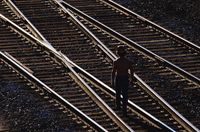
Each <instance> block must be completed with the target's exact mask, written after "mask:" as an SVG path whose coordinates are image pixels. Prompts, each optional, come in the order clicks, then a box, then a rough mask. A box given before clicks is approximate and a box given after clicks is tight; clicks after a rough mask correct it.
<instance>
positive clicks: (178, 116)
mask: <svg viewBox="0 0 200 132" xmlns="http://www.w3.org/2000/svg"><path fill="white" fill-rule="evenodd" d="M61 2H63V3H64V4H67V3H66V2H64V1H61ZM67 7H69V8H70V9H72V10H73V11H75V12H76V13H77V14H81V15H82V16H84V17H85V16H86V17H87V19H89V21H91V22H94V23H95V24H96V23H97V26H99V27H101V26H103V27H104V29H106V31H107V30H108V31H111V33H112V32H114V34H116V36H118V35H119V36H122V35H120V34H119V33H117V32H115V31H113V30H112V29H110V28H109V27H107V26H105V25H103V24H101V23H100V22H98V21H96V20H94V19H93V18H91V17H90V16H88V15H86V14H84V13H82V12H81V11H79V10H78V9H76V8H75V7H72V6H71V5H69V4H67ZM108 33H110V32H108ZM112 35H113V34H112ZM122 38H123V36H122ZM124 38H125V37H124ZM125 39H127V38H125ZM128 41H129V42H131V40H129V39H128ZM125 42H126V41H125ZM132 43H134V44H137V43H135V42H132ZM137 45H138V44H137ZM128 46H130V45H128ZM138 47H141V46H140V45H138ZM141 49H142V51H143V50H144V52H143V53H145V54H146V52H147V54H149V53H148V52H150V54H152V55H151V56H150V57H153V58H154V59H155V60H159V62H160V61H161V62H162V63H163V61H165V63H166V64H167V65H168V66H169V67H173V68H175V69H180V68H179V67H177V66H176V65H174V64H172V63H170V62H169V61H167V60H164V59H163V58H161V57H159V56H157V55H156V54H154V53H152V52H151V51H149V50H147V49H145V48H143V47H141ZM145 50H146V51H145ZM109 52H110V51H109ZM114 57H115V59H116V58H117V57H116V56H114ZM167 65H166V66H167ZM79 70H80V69H79ZM80 71H82V72H83V73H84V74H85V75H87V76H88V77H89V78H92V79H94V78H95V77H92V75H91V74H89V73H86V71H84V70H83V69H81V70H80ZM180 71H181V72H185V74H188V76H191V77H192V78H193V75H191V74H190V73H187V72H186V71H184V70H182V69H180ZM134 76H135V77H136V78H137V80H138V81H139V83H140V84H142V85H143V87H144V86H145V88H144V89H145V91H148V93H149V94H150V95H151V96H153V97H155V98H157V99H158V100H159V102H160V103H161V105H162V106H163V107H165V108H167V111H168V112H169V113H170V114H172V115H173V117H175V119H177V121H178V122H179V123H180V124H182V125H183V126H184V128H186V129H187V130H189V131H193V130H194V131H199V130H198V128H196V127H195V126H194V125H193V124H191V123H190V122H189V121H188V120H187V119H185V118H184V117H183V116H182V115H181V114H179V113H178V112H177V111H176V110H175V109H174V108H173V107H171V106H170V105H169V104H168V103H167V102H166V101H165V100H164V99H162V98H161V97H160V96H157V95H158V94H157V93H155V91H153V90H152V89H151V88H150V87H149V86H148V85H147V84H146V83H145V82H143V81H142V80H141V78H139V77H138V76H137V75H136V74H135V75H134ZM194 78H196V77H194ZM196 79H197V82H200V79H198V78H196ZM95 82H97V84H100V85H101V86H102V85H103V84H102V82H99V81H98V79H97V80H96V79H95ZM198 84H200V83H198ZM104 85H105V84H104ZM103 87H105V86H103ZM105 88H108V86H107V87H105ZM109 90H111V89H109ZM111 91H113V90H111ZM113 92H114V91H113Z"/></svg>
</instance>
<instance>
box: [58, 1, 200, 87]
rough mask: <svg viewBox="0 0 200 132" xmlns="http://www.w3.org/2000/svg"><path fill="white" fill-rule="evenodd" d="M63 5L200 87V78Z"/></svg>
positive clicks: (66, 4) (68, 5) (69, 6)
mask: <svg viewBox="0 0 200 132" xmlns="http://www.w3.org/2000/svg"><path fill="white" fill-rule="evenodd" d="M61 3H62V4H63V5H64V6H66V8H69V9H70V10H71V11H73V12H74V13H76V14H78V15H79V16H81V17H83V18H84V19H87V21H89V22H91V23H93V24H94V25H96V26H97V27H99V28H101V29H102V30H104V31H105V32H107V33H108V34H110V35H111V36H113V37H115V38H116V39H117V40H119V41H121V42H123V43H125V44H126V45H128V46H129V47H130V48H133V49H135V50H137V51H138V52H140V53H143V54H145V55H146V56H148V57H149V58H151V59H154V60H156V61H158V62H159V63H160V64H162V65H163V66H165V67H168V68H170V69H171V70H173V71H174V72H176V73H177V74H179V75H180V76H183V77H184V78H186V79H188V80H190V81H191V82H193V83H195V84H196V85H197V86H200V78H198V77H196V76H194V75H192V74H191V73H189V72H187V71H185V70H183V69H182V68H180V67H178V66H176V65H174V64H173V63H171V62H169V61H167V60H166V59H164V58H162V57H160V56H158V55H157V54H155V53H153V52H152V51H150V50H148V49H146V48H144V47H143V46H141V45H139V44H137V43H136V42H134V41H132V40H130V39H128V38H127V37H125V36H123V35H121V34H120V33H118V32H116V31H114V30H113V29H111V28H110V27H108V26H106V25H104V24H102V23H101V22H99V21H97V20H95V19H94V18H92V17H90V16H88V15H87V14H85V13H83V12H81V11H80V10H78V9H77V8H75V7H73V6H71V5H70V4H68V3H66V2H65V1H61Z"/></svg>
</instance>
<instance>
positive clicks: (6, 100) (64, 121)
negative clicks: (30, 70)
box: [0, 52, 94, 131]
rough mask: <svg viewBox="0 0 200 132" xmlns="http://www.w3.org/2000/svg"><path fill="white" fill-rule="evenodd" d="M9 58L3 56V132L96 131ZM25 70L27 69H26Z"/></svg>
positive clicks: (0, 55)
mask: <svg viewBox="0 0 200 132" xmlns="http://www.w3.org/2000/svg"><path fill="white" fill-rule="evenodd" d="M6 57H7V58H6ZM9 59H11V58H9V56H6V54H4V53H3V52H0V73H1V74H0V79H1V83H0V86H1V90H0V92H1V95H2V96H3V99H2V100H1V105H0V107H1V110H0V113H1V124H2V125H0V131H28V130H30V129H31V130H34V131H41V130H42V131H62V130H73V131H93V130H94V128H92V127H91V126H90V125H89V124H86V123H85V121H84V120H83V119H82V120H81V118H80V117H78V115H75V114H74V113H73V112H74V111H71V110H70V109H69V106H68V105H62V104H59V103H58V102H57V100H55V98H52V96H50V93H49V92H47V91H45V90H44V89H43V87H40V86H39V85H38V83H35V82H33V81H32V80H33V78H31V77H30V76H27V75H25V74H23V72H22V71H23V70H24V69H20V68H19V66H17V64H15V63H16V62H15V63H12V61H13V60H12V61H9ZM25 70H26V69H25Z"/></svg>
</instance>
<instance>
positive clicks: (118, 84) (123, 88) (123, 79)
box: [115, 76, 129, 115]
mask: <svg viewBox="0 0 200 132" xmlns="http://www.w3.org/2000/svg"><path fill="white" fill-rule="evenodd" d="M128 85H129V81H128V76H117V77H116V79H115V90H116V107H117V108H120V106H121V102H122V107H123V113H124V114H125V115H126V114H127V104H128ZM121 95H122V98H121Z"/></svg>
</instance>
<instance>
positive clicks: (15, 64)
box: [0, 51, 107, 132]
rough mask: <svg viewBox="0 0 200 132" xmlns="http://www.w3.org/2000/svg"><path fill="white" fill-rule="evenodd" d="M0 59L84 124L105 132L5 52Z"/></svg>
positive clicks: (0, 53)
mask: <svg viewBox="0 0 200 132" xmlns="http://www.w3.org/2000/svg"><path fill="white" fill-rule="evenodd" d="M0 57H1V58H2V59H3V60H4V61H6V62H7V63H8V64H9V65H11V66H12V67H14V68H15V69H17V70H18V71H19V72H20V74H23V75H24V76H26V77H27V78H28V79H29V80H30V81H31V82H33V83H34V84H36V85H37V86H39V88H41V89H43V90H45V91H46V92H47V95H48V96H51V97H52V98H54V99H56V100H57V101H58V102H60V103H61V104H62V105H63V106H65V107H67V108H68V109H70V110H71V111H72V112H74V113H75V114H76V115H78V116H79V117H80V118H81V119H83V120H84V121H85V122H87V123H88V124H90V125H91V126H92V127H93V128H94V129H95V130H97V131H103V132H107V130H105V129H104V128H103V127H102V126H100V125H99V124H98V123H96V122H95V121H94V120H92V119H91V118H90V117H88V116H87V115H85V114H84V113H83V112H82V111H80V110H79V109H77V108H76V107H75V106H74V105H72V104H71V103H69V102H68V101H67V100H66V99H64V98H63V97H62V96H60V95H59V94H58V93H56V92H55V91H54V90H52V89H51V88H50V87H48V86H47V85H46V84H44V83H43V82H41V81H40V80H39V79H38V78H36V77H35V76H34V75H33V74H32V73H30V72H29V71H28V70H27V69H26V68H25V67H24V65H22V64H21V63H20V64H19V63H18V62H19V61H18V60H16V59H15V58H14V57H12V56H11V55H9V54H8V53H7V52H2V51H0Z"/></svg>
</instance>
